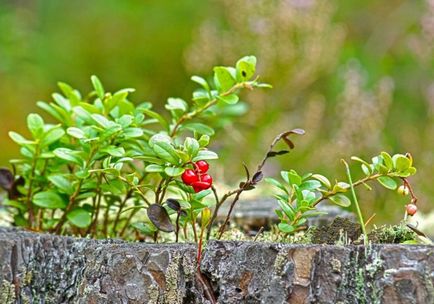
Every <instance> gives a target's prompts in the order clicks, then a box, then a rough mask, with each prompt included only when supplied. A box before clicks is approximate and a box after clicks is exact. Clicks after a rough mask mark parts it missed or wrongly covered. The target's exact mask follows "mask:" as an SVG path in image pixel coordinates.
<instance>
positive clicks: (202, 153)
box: [193, 150, 219, 162]
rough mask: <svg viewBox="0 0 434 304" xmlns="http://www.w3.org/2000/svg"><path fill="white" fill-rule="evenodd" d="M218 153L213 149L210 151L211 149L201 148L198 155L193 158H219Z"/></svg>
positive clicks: (196, 159)
mask: <svg viewBox="0 0 434 304" xmlns="http://www.w3.org/2000/svg"><path fill="white" fill-rule="evenodd" d="M218 158H219V157H218V155H217V153H215V152H213V151H209V150H200V151H199V152H198V153H197V155H196V157H194V158H193V161H194V162H195V161H198V160H208V159H218Z"/></svg>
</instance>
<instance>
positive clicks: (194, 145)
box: [184, 137, 200, 158]
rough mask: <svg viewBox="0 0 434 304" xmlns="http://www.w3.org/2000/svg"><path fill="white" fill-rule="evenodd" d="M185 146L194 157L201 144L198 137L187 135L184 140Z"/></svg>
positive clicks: (191, 156)
mask: <svg viewBox="0 0 434 304" xmlns="http://www.w3.org/2000/svg"><path fill="white" fill-rule="evenodd" d="M184 148H185V150H186V152H187V154H188V155H189V156H190V158H193V157H195V156H196V155H197V153H198V152H199V148H200V145H199V142H198V141H197V140H196V139H194V138H192V137H187V138H186V139H185V140H184Z"/></svg>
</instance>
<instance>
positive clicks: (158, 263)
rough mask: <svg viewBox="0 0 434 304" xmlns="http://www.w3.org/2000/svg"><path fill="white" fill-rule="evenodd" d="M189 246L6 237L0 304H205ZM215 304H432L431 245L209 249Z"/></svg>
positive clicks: (2, 232)
mask: <svg viewBox="0 0 434 304" xmlns="http://www.w3.org/2000/svg"><path fill="white" fill-rule="evenodd" d="M195 254H196V247H195V245H192V244H146V243H126V242H122V241H117V240H102V241H101V240H90V239H76V238H71V237H61V236H55V235H49V234H36V233H31V232H24V231H21V230H17V229H11V228H0V270H1V272H0V303H2V304H3V303H5V304H6V303H170V304H172V303H209V302H208V301H207V299H206V297H205V296H204V290H203V285H202V284H199V283H198V282H197V276H196V273H195V272H196V262H195ZM201 271H202V278H205V279H207V280H208V281H209V283H210V286H211V287H212V288H213V292H214V294H215V298H216V299H217V302H218V303H225V304H226V303H228V304H230V303H341V304H343V303H434V246H419V245H417V246H416V245H373V246H369V247H366V248H365V247H363V246H332V245H291V244H274V243H259V242H256V243H255V242H236V241H233V242H220V241H211V242H209V243H208V245H207V247H206V249H205V252H204V255H203V259H202V264H201Z"/></svg>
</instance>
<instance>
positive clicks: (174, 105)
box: [165, 97, 188, 112]
mask: <svg viewBox="0 0 434 304" xmlns="http://www.w3.org/2000/svg"><path fill="white" fill-rule="evenodd" d="M165 107H166V109H167V110H169V111H176V110H179V111H181V112H185V111H187V109H188V105H187V103H186V102H185V101H184V100H182V99H181V98H172V97H171V98H169V99H167V104H166V106H165Z"/></svg>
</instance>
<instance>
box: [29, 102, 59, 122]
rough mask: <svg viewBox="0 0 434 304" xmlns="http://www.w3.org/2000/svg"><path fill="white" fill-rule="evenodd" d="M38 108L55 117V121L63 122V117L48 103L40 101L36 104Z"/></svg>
mask: <svg viewBox="0 0 434 304" xmlns="http://www.w3.org/2000/svg"><path fill="white" fill-rule="evenodd" d="M36 105H37V106H38V107H40V108H41V109H42V110H44V111H45V112H47V113H48V114H50V115H51V116H53V117H54V118H55V119H57V120H58V121H60V122H63V117H62V115H60V114H59V113H58V112H57V111H56V110H55V109H54V108H53V107H52V106H51V105H49V104H48V103H46V102H43V101H38V102H37V103H36Z"/></svg>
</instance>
